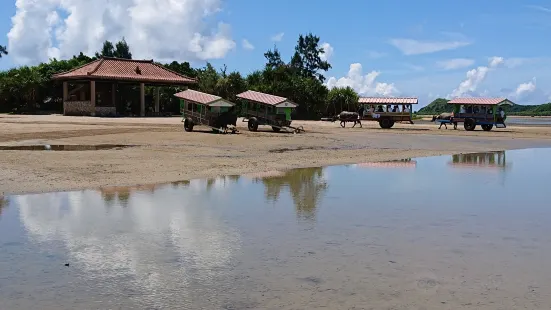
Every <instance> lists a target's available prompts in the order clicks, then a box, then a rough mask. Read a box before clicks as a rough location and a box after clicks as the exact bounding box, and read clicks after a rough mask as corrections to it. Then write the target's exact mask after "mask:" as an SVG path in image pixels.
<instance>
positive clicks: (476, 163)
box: [449, 151, 510, 170]
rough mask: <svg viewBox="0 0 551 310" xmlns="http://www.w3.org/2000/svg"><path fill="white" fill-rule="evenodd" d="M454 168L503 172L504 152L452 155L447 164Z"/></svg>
mask: <svg viewBox="0 0 551 310" xmlns="http://www.w3.org/2000/svg"><path fill="white" fill-rule="evenodd" d="M449 164H450V165H451V166H454V167H476V168H498V169H502V170H505V169H507V168H508V167H509V166H510V165H507V159H506V156H505V151H497V152H484V153H469V154H456V155H452V161H451V162H450V163H449Z"/></svg>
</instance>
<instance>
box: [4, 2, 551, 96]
mask: <svg viewBox="0 0 551 310" xmlns="http://www.w3.org/2000/svg"><path fill="white" fill-rule="evenodd" d="M550 31H551V1H549V0H545V1H544V0H522V1H521V0H500V1H497V0H494V1H480V0H464V1H437V0H416V1H406V0H402V1H399V0H386V1H377V2H376V1H367V0H363V1H362V0H348V1H342V2H341V1H314V0H300V1H297V0H294V1H291V0H279V1H277V2H268V1H258V0H255V1H253V0H93V1H91V0H16V1H14V0H1V1H0V33H2V34H3V35H0V45H5V46H7V47H8V51H9V52H10V54H9V56H7V57H3V58H2V59H0V70H4V69H9V68H12V67H17V66H21V65H34V64H38V63H40V62H44V61H48V59H50V58H52V57H55V58H58V59H64V58H69V57H71V56H72V55H74V54H78V53H79V52H81V51H82V52H84V53H85V54H89V55H93V54H94V52H95V51H97V50H99V49H101V46H102V43H103V41H105V40H111V41H118V40H119V39H121V38H122V37H124V38H125V39H126V41H127V42H128V43H129V45H130V47H131V49H132V53H133V56H134V58H139V59H154V60H156V61H161V62H171V61H173V60H177V61H189V62H190V63H191V64H192V65H194V66H204V65H205V64H206V62H207V61H208V62H211V63H212V64H213V65H214V66H215V67H217V68H222V67H223V66H224V65H226V66H227V68H228V70H229V71H233V70H237V71H240V72H241V73H243V74H248V73H250V72H252V71H254V70H256V69H260V68H262V67H263V65H264V63H265V59H264V56H263V54H264V52H265V51H267V50H268V49H272V48H274V46H277V48H278V49H279V50H280V52H281V53H282V56H283V58H284V60H285V61H289V60H290V57H291V55H292V53H293V51H294V46H295V45H296V42H297V39H298V36H299V35H300V34H308V33H310V32H311V33H313V34H315V35H317V36H319V37H320V39H321V41H320V44H321V45H322V46H323V47H324V49H325V51H326V53H325V54H324V55H323V57H324V58H325V59H327V60H328V61H329V62H330V64H331V65H332V68H331V70H329V71H328V72H327V73H326V74H325V76H326V77H327V81H326V84H327V86H328V87H329V88H332V87H337V86H339V87H340V86H351V87H353V88H354V89H355V90H356V91H358V92H359V94H360V95H361V96H412V97H418V98H419V103H420V106H424V105H427V104H428V103H430V102H431V101H432V100H434V99H435V98H439V97H441V98H454V97H472V96H484V97H507V98H509V99H510V100H512V101H513V102H516V103H519V104H541V103H545V102H549V101H551V54H549V50H550V47H551V43H549V42H550V37H549V34H550Z"/></svg>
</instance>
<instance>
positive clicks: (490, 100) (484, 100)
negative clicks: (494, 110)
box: [448, 98, 507, 105]
mask: <svg viewBox="0 0 551 310" xmlns="http://www.w3.org/2000/svg"><path fill="white" fill-rule="evenodd" d="M505 100H507V98H455V99H452V100H450V101H448V104H480V105H485V104H487V105H496V104H499V103H501V102H503V101H505Z"/></svg>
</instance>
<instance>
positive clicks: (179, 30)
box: [8, 0, 236, 64]
mask: <svg viewBox="0 0 551 310" xmlns="http://www.w3.org/2000/svg"><path fill="white" fill-rule="evenodd" d="M220 10H221V0H206V1H203V0H172V1H164V4H163V5H159V4H158V1H156V0H120V1H109V0H94V1H87V0H47V1H35V0H17V1H16V14H15V16H14V17H13V18H12V24H13V25H12V28H11V30H10V32H9V33H8V44H9V48H10V51H11V52H12V53H10V54H11V56H12V59H13V60H14V62H16V63H18V64H33V63H36V62H40V61H47V60H48V58H49V57H62V58H67V57H71V56H72V55H74V54H77V53H79V52H84V53H85V54H89V55H91V54H93V53H94V52H96V51H98V50H99V49H101V45H102V43H103V41H105V40H110V41H118V40H120V39H121V38H122V37H125V39H126V41H127V42H128V44H129V45H130V47H131V49H132V53H133V55H134V57H135V58H155V59H156V60H159V61H163V60H175V59H176V60H187V61H193V60H206V59H216V58H223V57H225V55H226V54H227V53H228V52H229V51H230V50H232V49H234V48H235V45H236V44H235V42H234V41H233V40H232V38H231V33H230V27H229V25H227V24H224V23H220V24H218V26H217V27H214V28H215V29H213V30H214V31H210V32H209V31H208V30H209V29H211V28H213V27H212V26H213V25H210V24H208V23H207V22H206V21H205V19H206V18H207V17H210V16H212V15H214V14H216V13H217V12H219V11H220ZM60 16H66V17H65V18H64V19H62V18H60Z"/></svg>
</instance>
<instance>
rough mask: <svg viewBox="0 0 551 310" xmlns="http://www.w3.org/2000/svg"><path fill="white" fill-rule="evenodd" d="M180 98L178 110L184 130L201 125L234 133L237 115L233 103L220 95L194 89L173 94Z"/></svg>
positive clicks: (191, 129)
mask: <svg viewBox="0 0 551 310" xmlns="http://www.w3.org/2000/svg"><path fill="white" fill-rule="evenodd" d="M174 96H175V97H176V98H179V99H180V112H182V122H184V130H185V131H193V126H195V125H203V126H207V127H210V128H211V129H212V130H213V131H218V132H221V133H227V131H228V128H230V127H229V125H232V126H231V128H230V129H229V130H230V131H231V133H236V132H237V128H236V123H237V115H236V114H235V112H234V106H235V104H234V103H232V102H229V101H227V100H224V99H223V98H222V97H218V96H215V95H211V94H207V93H202V92H199V91H196V90H191V89H188V90H185V91H183V92H179V93H177V94H174Z"/></svg>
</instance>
